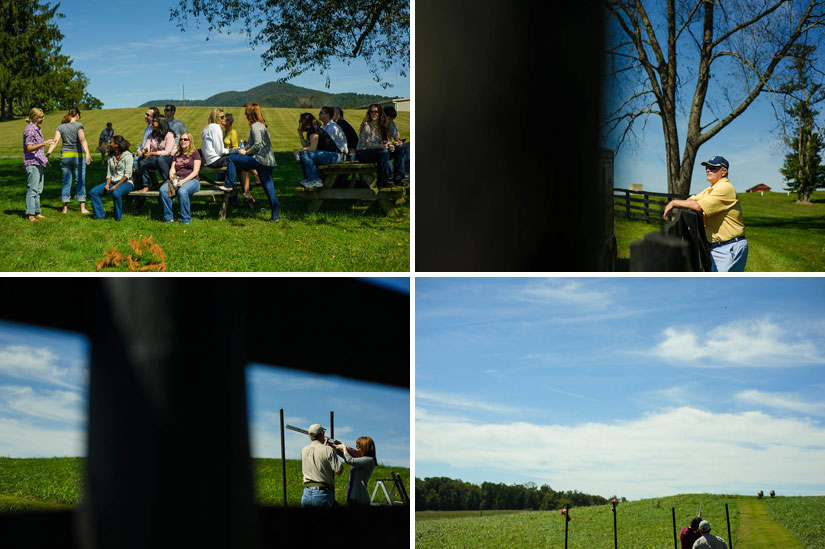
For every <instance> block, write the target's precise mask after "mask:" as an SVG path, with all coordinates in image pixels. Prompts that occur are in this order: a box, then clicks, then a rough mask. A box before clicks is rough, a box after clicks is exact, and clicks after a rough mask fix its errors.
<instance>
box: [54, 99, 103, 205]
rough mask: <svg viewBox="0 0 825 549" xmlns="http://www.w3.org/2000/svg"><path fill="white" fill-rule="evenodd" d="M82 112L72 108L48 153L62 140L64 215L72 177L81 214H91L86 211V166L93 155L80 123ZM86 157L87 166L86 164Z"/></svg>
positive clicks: (69, 197) (58, 129)
mask: <svg viewBox="0 0 825 549" xmlns="http://www.w3.org/2000/svg"><path fill="white" fill-rule="evenodd" d="M79 120H80V110H78V109H76V108H74V107H72V108H71V109H69V112H68V113H67V114H66V116H64V117H63V120H62V122H61V124H60V125H59V126H58V127H57V130H56V131H55V132H54V142H53V143H52V144H51V146H50V147H49V150H48V151H47V152H46V155H47V156H48V155H49V154H51V152H52V151H53V150H54V148H55V147H56V146H57V143H58V142H59V141H60V140H61V139H62V140H63V147H62V148H61V149H60V157H61V159H60V171H62V172H63V192H62V201H63V213H64V214H65V213H68V211H69V201H70V200H71V199H72V177H73V176H74V181H75V190H76V193H75V200H77V201H78V202H79V203H80V213H83V214H90V213H92V212H90V211H89V210H87V209H86V166H87V165H89V164H91V163H92V154H91V153H90V152H89V144H88V143H87V142H86V133H85V132H84V128H83V124H81V123H80V122H79ZM84 155H85V164H84V158H83V157H84Z"/></svg>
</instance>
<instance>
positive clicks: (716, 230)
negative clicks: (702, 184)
mask: <svg viewBox="0 0 825 549" xmlns="http://www.w3.org/2000/svg"><path fill="white" fill-rule="evenodd" d="M689 198H690V199H691V200H695V201H697V202H698V203H699V205H700V206H701V207H702V211H703V212H704V213H705V215H704V221H705V235H706V236H707V237H708V241H709V242H726V241H728V240H730V239H731V238H736V237H737V236H745V223H744V221H743V220H742V206H741V205H740V204H739V199H738V198H736V189H734V188H733V185H731V182H730V181H728V178H727V177H723V178H722V179H720V180H719V181H717V182H716V183H715V184H713V185H711V186H710V187H708V188H707V189H705V190H704V191H702V192H700V193H699V194H695V195H693V196H691V197H689Z"/></svg>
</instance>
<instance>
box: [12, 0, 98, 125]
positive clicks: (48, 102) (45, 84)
mask: <svg viewBox="0 0 825 549" xmlns="http://www.w3.org/2000/svg"><path fill="white" fill-rule="evenodd" d="M59 8H60V3H59V2H58V3H57V4H55V5H54V6H50V5H49V4H48V3H41V2H39V1H37V0H0V111H2V118H11V117H13V116H15V114H27V113H28V110H29V109H30V108H31V107H40V108H42V109H43V110H45V111H51V110H54V109H58V108H59V109H66V108H69V107H72V106H79V107H80V108H94V107H96V108H100V107H102V106H103V105H102V103H101V102H100V101H99V100H97V99H96V98H94V97H92V96H91V95H89V94H88V93H87V92H86V86H87V85H88V79H87V78H86V77H85V76H84V75H83V73H81V72H79V71H77V70H75V69H74V68H72V61H71V59H70V58H69V57H67V56H65V55H62V54H61V53H60V48H61V46H60V42H61V41H62V40H63V34H62V33H61V32H60V29H59V28H58V27H57V23H56V20H57V19H59V18H62V17H63V15H62V14H60V13H58V11H57V10H58V9H59Z"/></svg>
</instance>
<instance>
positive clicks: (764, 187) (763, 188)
mask: <svg viewBox="0 0 825 549" xmlns="http://www.w3.org/2000/svg"><path fill="white" fill-rule="evenodd" d="M770 190H771V188H770V187H768V186H767V185H765V184H764V183H760V184H759V185H757V186H755V187H751V188H750V189H748V190H747V191H745V192H746V193H755V192H758V191H770Z"/></svg>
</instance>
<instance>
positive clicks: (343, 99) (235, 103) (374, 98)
mask: <svg viewBox="0 0 825 549" xmlns="http://www.w3.org/2000/svg"><path fill="white" fill-rule="evenodd" d="M390 99H393V98H392V97H386V96H382V95H366V94H362V93H327V92H323V91H318V90H311V89H309V88H301V87H299V86H294V85H292V84H285V83H279V82H268V83H266V84H262V85H260V86H257V87H255V88H252V89H251V90H247V91H244V92H238V91H228V92H222V93H219V94H216V95H213V96H212V97H209V98H207V99H194V100H190V99H187V100H186V104H187V105H188V106H190V107H216V106H220V107H243V106H244V105H246V104H247V103H258V104H259V105H261V106H262V107H282V108H308V109H309V108H321V107H323V106H325V105H326V106H330V107H341V108H342V109H350V108H353V107H360V106H363V105H368V104H370V103H381V102H383V101H388V100H390ZM182 104H183V102H182V101H181V100H180V99H156V100H153V101H147V102H146V103H144V104H142V105H140V106H141V107H152V106H157V107H160V108H161V109H162V108H163V106H164V105H175V106H176V107H177V106H180V105H182Z"/></svg>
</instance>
